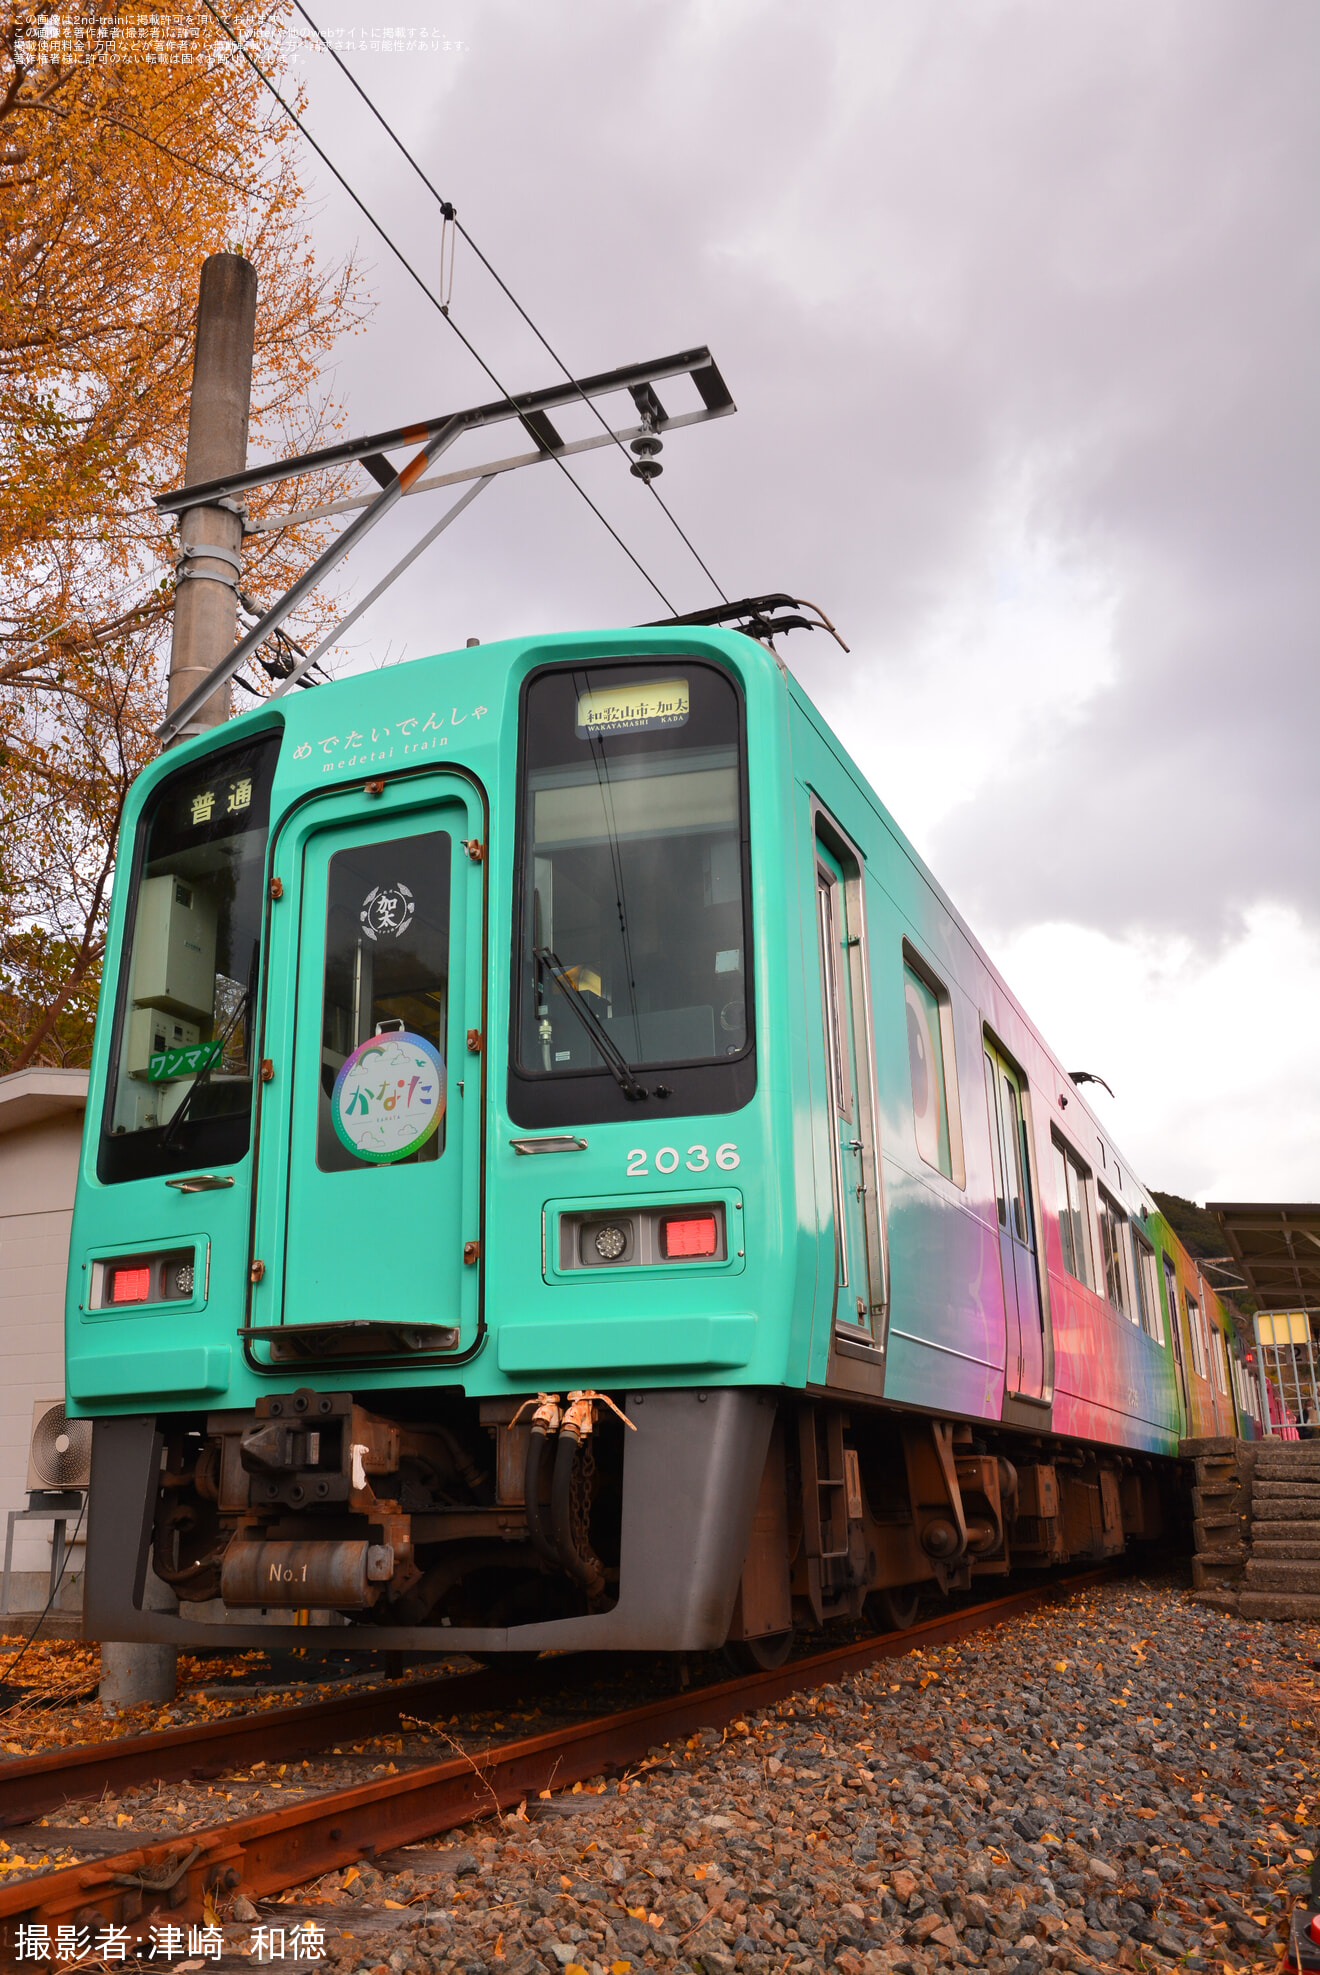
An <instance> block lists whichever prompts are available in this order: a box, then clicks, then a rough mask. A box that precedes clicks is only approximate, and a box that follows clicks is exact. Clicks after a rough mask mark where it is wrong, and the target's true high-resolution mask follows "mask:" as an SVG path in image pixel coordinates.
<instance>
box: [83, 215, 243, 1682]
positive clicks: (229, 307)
mask: <svg viewBox="0 0 1320 1975" xmlns="http://www.w3.org/2000/svg"><path fill="white" fill-rule="evenodd" d="M256 319H257V270H256V269H255V268H254V267H253V265H252V263H251V261H249V260H245V259H244V257H243V256H242V254H229V253H224V254H212V255H211V256H210V258H209V259H208V260H207V261H205V262H204V264H203V266H202V281H201V289H200V292H199V294H198V299H197V346H196V349H195V351H194V354H193V376H192V398H191V400H190V402H189V407H188V464H187V466H186V468H185V469H184V482H185V484H186V485H187V486H192V485H194V484H195V482H197V481H198V480H214V479H216V478H217V477H218V476H219V475H220V474H222V473H240V472H241V471H242V469H243V468H244V466H246V464H247V439H248V413H249V410H250V408H251V403H252V347H253V339H254V335H255V331H256ZM179 540H180V555H179V562H178V587H177V589H176V591H175V595H174V638H173V642H172V643H171V645H170V681H169V701H168V705H169V707H170V708H171V709H172V708H174V707H176V706H177V705H178V704H179V701H180V700H182V699H183V698H185V697H186V695H187V694H188V693H190V692H191V691H192V690H193V688H194V687H195V686H198V685H200V684H201V682H202V680H203V679H204V678H205V677H206V675H207V673H208V672H209V671H210V670H211V668H212V667H213V666H215V665H218V664H219V662H220V660H221V659H222V658H223V657H224V655H225V653H226V652H227V651H228V650H229V648H230V646H231V645H232V644H233V642H234V626H235V623H236V621H237V616H238V596H237V591H238V585H239V580H240V577H241V573H242V570H241V563H240V552H241V549H242V543H243V523H242V521H241V519H240V518H239V516H238V515H237V514H235V513H233V511H232V510H231V509H229V508H223V507H195V508H189V509H188V510H187V512H186V513H185V514H184V515H183V516H182V518H181V520H180V523H179ZM229 710H230V687H229V685H228V683H227V682H226V684H225V685H223V686H221V687H220V689H219V691H218V692H216V693H213V694H212V696H211V698H210V699H209V700H207V701H206V703H205V704H204V705H203V706H202V708H201V710H200V711H199V712H198V713H197V714H195V715H194V717H193V719H192V721H191V723H190V724H189V726H188V727H187V728H186V729H185V731H184V733H183V734H180V735H178V736H177V738H178V739H179V740H183V739H184V738H185V737H186V735H187V734H189V733H195V734H200V733H205V731H206V730H207V728H208V727H218V726H220V725H221V723H222V722H223V721H225V720H227V719H228V718H229ZM178 1603H179V1601H178V1599H177V1598H176V1597H175V1595H174V1593H173V1592H172V1591H171V1590H170V1588H169V1586H168V1585H166V1584H162V1582H161V1580H160V1579H159V1578H158V1577H157V1576H156V1575H155V1574H154V1572H153V1571H152V1570H151V1568H150V1566H149V1565H148V1568H147V1578H146V1587H145V1590H144V1592H143V1597H142V1608H143V1610H144V1611H176V1610H177V1609H178ZM177 1662H178V1655H177V1653H176V1651H175V1649H174V1647H173V1646H153V1645H144V1644H140V1643H132V1644H130V1643H127V1642H125V1641H123V1640H116V1639H106V1640H103V1641H102V1642H101V1687H100V1697H101V1703H102V1705H103V1706H104V1707H105V1708H107V1709H112V1710H115V1711H117V1710H118V1709H120V1708H131V1707H134V1706H136V1705H137V1703H138V1702H139V1701H172V1700H173V1699H174V1695H175V1691H176V1688H177V1684H178V1666H177Z"/></svg>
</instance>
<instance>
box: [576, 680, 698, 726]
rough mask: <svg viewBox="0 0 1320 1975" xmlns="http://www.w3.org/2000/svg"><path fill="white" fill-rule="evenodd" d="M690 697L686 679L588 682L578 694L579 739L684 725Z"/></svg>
mask: <svg viewBox="0 0 1320 1975" xmlns="http://www.w3.org/2000/svg"><path fill="white" fill-rule="evenodd" d="M689 700H690V696H689V693H688V682H687V680H686V679H646V680H643V681H642V682H641V684H639V685H634V684H632V683H631V682H629V684H628V685H626V686H590V687H588V689H587V691H586V692H585V693H579V694H578V703H577V735H578V739H579V740H580V741H582V740H587V739H593V738H594V737H595V736H596V735H597V734H642V733H645V732H647V731H648V729H650V728H653V727H686V725H687V718H688V708H689Z"/></svg>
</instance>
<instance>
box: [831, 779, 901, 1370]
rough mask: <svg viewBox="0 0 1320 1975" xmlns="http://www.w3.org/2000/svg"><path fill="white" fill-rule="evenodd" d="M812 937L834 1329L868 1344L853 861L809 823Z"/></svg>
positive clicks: (867, 1142)
mask: <svg viewBox="0 0 1320 1975" xmlns="http://www.w3.org/2000/svg"><path fill="white" fill-rule="evenodd" d="M816 827H817V834H816V930H817V936H818V945H819V958H820V993H821V1012H822V1015H823V1018H824V1044H825V1072H826V1080H827V1086H828V1094H829V1096H828V1102H829V1131H830V1181H831V1194H832V1200H833V1208H834V1243H835V1271H834V1311H835V1318H836V1321H837V1322H838V1323H840V1324H844V1325H847V1326H849V1327H850V1328H853V1329H855V1330H859V1331H860V1332H861V1333H862V1334H863V1336H864V1338H865V1341H866V1342H868V1343H876V1342H878V1341H879V1340H878V1339H877V1337H876V1334H875V1333H876V1328H877V1322H878V1320H879V1319H880V1318H882V1317H883V1315H884V1307H885V1289H884V1271H885V1263H884V1232H883V1208H882V1203H881V1199H880V1163H879V1159H878V1157H877V1144H876V1115H875V1112H876V1107H875V1092H874V1079H873V1069H872V1059H871V1028H870V1013H869V1011H870V997H869V994H868V990H867V965H868V961H867V945H866V911H865V903H864V897H863V890H862V867H861V861H860V858H859V856H858V855H857V852H856V850H855V848H854V847H853V846H852V845H851V844H850V843H849V842H848V841H847V839H846V838H845V837H844V836H843V833H842V832H841V831H837V830H836V827H835V826H834V825H833V824H831V823H830V822H829V821H828V819H827V818H826V817H825V816H824V815H823V814H819V815H818V816H817V818H816Z"/></svg>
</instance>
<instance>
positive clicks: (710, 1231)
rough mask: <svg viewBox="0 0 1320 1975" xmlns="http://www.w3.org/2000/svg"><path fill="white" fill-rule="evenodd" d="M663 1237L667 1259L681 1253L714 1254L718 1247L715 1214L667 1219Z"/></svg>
mask: <svg viewBox="0 0 1320 1975" xmlns="http://www.w3.org/2000/svg"><path fill="white" fill-rule="evenodd" d="M661 1239H662V1241H663V1243H664V1251H665V1255H666V1258H667V1259H670V1260H672V1259H674V1258H676V1257H677V1256H680V1255H713V1254H714V1253H715V1247H716V1229H715V1216H714V1215H713V1214H703V1215H702V1216H701V1218H700V1220H693V1221H666V1222H665V1224H664V1228H663V1230H662V1235H661Z"/></svg>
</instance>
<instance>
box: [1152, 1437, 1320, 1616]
mask: <svg viewBox="0 0 1320 1975" xmlns="http://www.w3.org/2000/svg"><path fill="white" fill-rule="evenodd" d="M1182 1452H1183V1453H1184V1455H1185V1456H1190V1457H1191V1459H1192V1461H1193V1464H1194V1480H1193V1487H1192V1511H1193V1518H1194V1521H1193V1532H1194V1535H1195V1539H1196V1555H1195V1556H1194V1557H1193V1559H1192V1584H1193V1587H1194V1588H1193V1596H1194V1597H1195V1599H1196V1600H1197V1602H1198V1603H1200V1604H1206V1605H1211V1606H1212V1607H1214V1608H1215V1609H1217V1610H1220V1611H1237V1612H1238V1613H1240V1615H1241V1616H1242V1617H1243V1618H1271V1619H1313V1618H1320V1441H1314V1440H1266V1441H1259V1442H1256V1443H1254V1444H1246V1445H1244V1444H1243V1443H1241V1442H1237V1441H1231V1440H1199V1441H1184V1442H1183V1447H1182Z"/></svg>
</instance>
